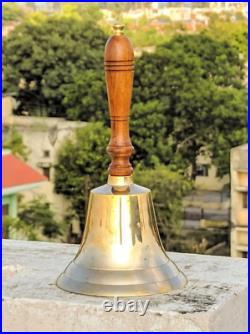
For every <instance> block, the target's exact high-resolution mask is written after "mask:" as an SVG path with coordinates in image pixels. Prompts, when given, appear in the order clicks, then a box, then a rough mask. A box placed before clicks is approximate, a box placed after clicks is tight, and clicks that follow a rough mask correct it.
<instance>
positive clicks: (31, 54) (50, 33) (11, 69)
mask: <svg viewBox="0 0 250 334" xmlns="http://www.w3.org/2000/svg"><path fill="white" fill-rule="evenodd" d="M34 15H35V16H34ZM34 15H32V16H31V17H29V19H28V20H27V21H26V22H24V23H23V24H20V25H19V26H18V27H16V29H15V30H14V31H13V32H12V33H11V34H9V35H8V37H7V38H6V39H5V40H4V41H3V76H4V84H3V87H4V90H5V91H7V92H15V93H16V99H17V101H18V102H19V108H18V110H17V113H20V112H22V111H23V110H26V111H29V113H30V114H31V115H48V116H63V117H69V118H73V119H75V118H76V117H84V119H83V120H86V121H87V120H89V119H91V118H94V117H95V113H94V112H93V110H97V111H98V110H101V111H102V112H103V111H104V110H105V106H106V105H105V103H102V105H101V104H100V99H99V96H100V95H101V96H103V94H104V90H103V88H101V91H100V92H99V87H100V86H101V85H100V81H101V82H102V83H103V87H104V85H105V84H104V78H103V75H102V76H101V73H102V71H103V49H104V45H105V42H106V40H107V37H106V35H105V34H104V33H103V32H102V31H101V30H100V29H99V28H98V27H97V26H96V24H93V23H91V22H85V21H84V20H80V19H75V18H72V17H64V16H60V15H59V14H58V15H52V16H51V17H46V16H44V15H43V14H40V13H39V17H38V19H37V13H36V14H34ZM34 18H36V19H34ZM93 73H95V74H94V75H93ZM96 73H97V74H96ZM85 74H86V76H85ZM80 75H81V78H80V79H79V77H80ZM90 79H91V80H94V81H92V82H89V80H90ZM95 80H96V82H95ZM79 81H80V83H79ZM79 86H80V88H81V89H82V90H81V91H74V88H75V89H76V88H78V87H79ZM90 87H91V88H93V90H94V89H95V90H94V93H93V94H92V95H91V91H90ZM95 93H96V95H94V94H95ZM89 96H91V98H89ZM105 100H106V99H105V96H104V98H103V101H105ZM74 103H75V104H74ZM74 107H75V108H76V110H75V111H74ZM81 107H83V108H85V111H84V112H82V113H79V109H80V108H81ZM87 108H88V109H87ZM67 110H69V114H68V113H67ZM88 110H90V112H89V113H88ZM76 115H77V116H76ZM78 119H79V118H78Z"/></svg>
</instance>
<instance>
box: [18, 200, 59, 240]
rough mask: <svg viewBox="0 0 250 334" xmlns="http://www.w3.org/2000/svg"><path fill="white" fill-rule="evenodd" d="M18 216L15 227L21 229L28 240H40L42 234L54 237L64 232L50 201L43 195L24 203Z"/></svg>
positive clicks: (50, 237) (49, 237)
mask: <svg viewBox="0 0 250 334" xmlns="http://www.w3.org/2000/svg"><path fill="white" fill-rule="evenodd" d="M18 218H19V220H18V222H17V223H16V224H15V226H14V228H16V229H18V230H21V231H22V232H23V233H24V234H25V236H26V237H27V238H28V240H39V239H40V238H41V235H43V236H45V237H47V238H48V239H53V238H56V237H58V236H60V235H61V234H62V233H61V232H62V231H61V228H62V226H60V224H59V222H58V221H57V220H56V218H55V214H54V212H53V211H52V210H51V208H50V203H49V202H47V201H46V200H45V199H44V198H42V197H39V198H35V199H33V200H31V201H30V202H28V203H25V204H23V205H22V206H21V207H20V210H19V212H18Z"/></svg>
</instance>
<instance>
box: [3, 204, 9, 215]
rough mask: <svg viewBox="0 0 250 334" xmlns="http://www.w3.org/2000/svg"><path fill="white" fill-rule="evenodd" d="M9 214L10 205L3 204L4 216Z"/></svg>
mask: <svg viewBox="0 0 250 334" xmlns="http://www.w3.org/2000/svg"><path fill="white" fill-rule="evenodd" d="M8 214H9V205H8V204H4V205H2V216H8Z"/></svg>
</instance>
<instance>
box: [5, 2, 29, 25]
mask: <svg viewBox="0 0 250 334" xmlns="http://www.w3.org/2000/svg"><path fill="white" fill-rule="evenodd" d="M23 17H24V12H23V10H22V9H21V8H20V6H19V5H18V4H17V3H15V2H5V3H4V4H2V22H3V24H6V23H10V22H16V21H18V20H20V19H22V18H23Z"/></svg>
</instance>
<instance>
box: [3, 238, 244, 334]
mask: <svg viewBox="0 0 250 334" xmlns="http://www.w3.org/2000/svg"><path fill="white" fill-rule="evenodd" d="M77 250H78V246H77V245H68V244H56V243H46V242H32V241H14V240H12V241H11V240H3V254H4V258H3V260H4V261H3V331H7V332H9V331H11V332H41V331H43V332H46V331H51V332H67V331H68V332H83V331H86V332H92V331H109V332H117V331H163V332H169V331H175V332H177V331H184V332H215V331H235V332H238V331H242V332H243V331H247V260H246V259H239V258H230V257H217V256H205V255H195V254H180V253H169V256H170V258H171V259H172V260H174V261H175V262H176V264H177V265H178V266H179V268H180V269H182V270H183V271H184V273H185V274H186V276H187V277H188V280H189V283H188V285H187V287H186V288H184V289H183V290H179V291H178V290H177V291H174V292H172V293H170V294H166V295H155V296H150V297H144V298H139V299H138V298H137V299H136V300H135V301H141V302H146V301H148V302H149V306H148V309H147V311H146V313H145V315H143V316H142V315H140V314H139V312H129V310H126V311H124V312H118V311H114V310H111V311H109V312H106V311H105V310H104V308H103V303H104V302H105V301H107V300H108V301H109V302H113V299H110V300H109V299H108V298H99V297H89V296H83V295H75V294H72V293H67V292H64V291H62V290H60V289H58V288H57V287H56V286H55V280H56V278H57V277H58V275H59V274H60V273H61V272H62V270H64V268H65V266H66V265H67V264H68V263H69V261H70V260H72V258H73V257H74V255H75V254H76V252H77ZM129 299H130V300H131V299H132V300H133V298H129ZM125 301H128V300H125Z"/></svg>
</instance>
